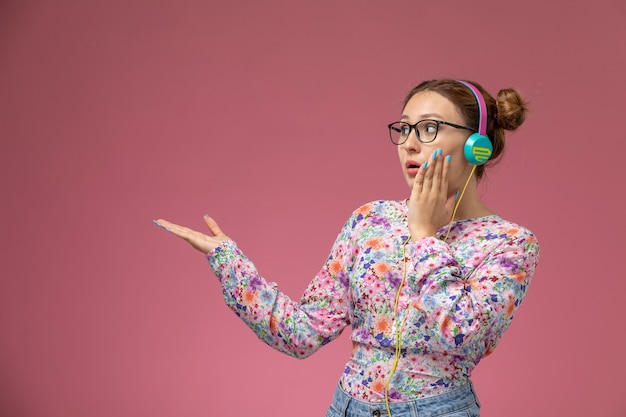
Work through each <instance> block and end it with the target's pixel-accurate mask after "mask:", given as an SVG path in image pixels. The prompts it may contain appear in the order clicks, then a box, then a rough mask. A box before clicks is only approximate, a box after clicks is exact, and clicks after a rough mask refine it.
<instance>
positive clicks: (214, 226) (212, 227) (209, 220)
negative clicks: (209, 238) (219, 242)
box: [204, 214, 224, 236]
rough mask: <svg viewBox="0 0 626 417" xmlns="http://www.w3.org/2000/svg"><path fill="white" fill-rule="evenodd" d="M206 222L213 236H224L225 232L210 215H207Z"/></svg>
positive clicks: (205, 216)
mask: <svg viewBox="0 0 626 417" xmlns="http://www.w3.org/2000/svg"><path fill="white" fill-rule="evenodd" d="M204 222H205V223H206V225H207V227H208V228H209V231H210V232H211V234H213V236H222V235H224V232H222V229H220V227H219V226H218V225H217V222H216V221H215V220H214V219H213V217H210V216H209V215H208V214H205V215H204Z"/></svg>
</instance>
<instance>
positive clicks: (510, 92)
mask: <svg viewBox="0 0 626 417" xmlns="http://www.w3.org/2000/svg"><path fill="white" fill-rule="evenodd" d="M496 106H497V107H498V114H497V116H496V121H497V124H498V125H499V126H500V127H501V128H502V129H504V130H509V131H513V130H515V129H517V128H518V127H520V126H521V125H522V123H524V120H526V114H527V113H528V108H527V102H526V101H524V99H523V98H522V96H521V95H520V93H519V92H518V91H517V90H516V89H514V88H505V89H503V90H500V91H499V92H498V98H497V99H496Z"/></svg>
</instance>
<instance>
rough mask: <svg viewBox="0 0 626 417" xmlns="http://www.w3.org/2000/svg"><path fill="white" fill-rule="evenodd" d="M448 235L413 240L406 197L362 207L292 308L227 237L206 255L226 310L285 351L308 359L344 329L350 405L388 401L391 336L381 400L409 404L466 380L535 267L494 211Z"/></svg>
mask: <svg viewBox="0 0 626 417" xmlns="http://www.w3.org/2000/svg"><path fill="white" fill-rule="evenodd" d="M447 232H448V225H446V226H445V227H443V228H442V229H441V230H440V231H439V238H434V237H426V238H423V239H420V240H418V241H416V242H413V241H411V240H410V239H409V230H408V224H407V206H406V204H405V202H404V201H375V202H371V203H368V204H365V205H363V206H361V207H360V208H358V209H357V210H355V211H354V212H353V213H352V215H351V217H350V218H349V219H348V221H347V222H346V223H345V225H344V226H343V228H342V230H341V232H340V233H339V236H338V237H337V240H336V241H335V243H334V245H333V247H332V249H331V252H330V255H329V256H328V259H327V260H326V262H325V264H324V266H323V267H322V269H321V270H320V272H319V273H318V274H317V275H316V276H315V277H314V279H313V280H312V281H311V283H310V284H309V286H308V287H307V288H306V290H305V292H304V294H303V296H302V298H301V300H300V301H299V302H297V301H293V300H291V299H289V298H288V297H287V296H286V295H285V294H283V293H282V292H280V291H279V289H278V288H277V286H276V284H275V283H270V282H268V281H266V280H265V279H264V278H262V277H261V276H260V275H259V273H258V271H257V270H256V268H255V267H254V265H253V263H252V262H251V261H250V260H249V259H248V258H247V257H246V256H245V255H244V254H243V253H242V252H241V251H240V249H239V248H238V247H237V246H236V244H235V242H233V241H226V242H223V243H222V244H221V245H220V246H218V247H217V248H216V249H214V250H213V251H211V252H209V253H208V254H207V258H208V260H209V263H210V265H211V268H212V269H213V271H214V272H215V274H216V275H217V276H218V277H219V279H220V281H221V284H222V290H223V294H224V299H225V301H226V303H227V304H228V306H229V307H230V308H231V309H232V310H233V311H234V312H235V313H236V314H237V315H238V316H239V317H240V318H241V319H243V320H244V322H245V323H246V324H247V325H248V326H249V327H250V328H251V329H252V330H253V331H254V332H255V333H256V334H257V336H258V337H259V338H260V339H261V340H263V341H264V342H265V343H267V344H268V345H270V346H272V347H273V348H275V349H277V350H279V351H281V352H284V353H287V354H289V355H292V356H294V357H297V358H305V357H307V356H309V355H311V354H312V353H314V352H315V351H316V350H317V349H319V348H320V347H321V346H323V345H325V344H326V343H328V342H330V341H331V340H333V339H334V338H336V337H337V336H338V335H339V334H340V333H341V332H342V331H343V330H344V329H345V328H346V326H348V325H351V326H352V336H351V340H352V355H351V357H350V359H349V360H348V362H347V364H346V366H345V369H344V372H343V374H342V376H341V380H340V382H341V384H342V386H343V388H344V389H345V390H346V391H347V392H349V393H350V394H351V395H352V396H353V397H355V398H358V399H361V400H364V401H369V402H382V401H384V398H385V385H386V383H387V378H388V376H389V375H390V373H391V368H392V365H393V363H394V361H395V355H396V344H397V342H396V341H397V340H398V341H399V343H400V345H401V351H400V358H399V360H398V363H397V368H396V370H395V372H394V373H393V377H392V380H391V381H390V384H389V398H390V401H406V400H410V399H415V398H421V397H426V396H431V395H436V394H439V393H442V392H445V391H447V390H450V389H453V388H454V387H456V386H458V385H462V384H464V383H466V381H467V379H468V378H469V376H470V374H471V372H472V369H473V368H474V367H475V366H476V364H477V363H478V362H479V361H480V360H481V358H483V357H484V356H485V355H487V354H489V353H491V352H492V351H493V349H494V348H495V347H496V345H497V343H498V341H499V340H500V337H501V336H502V334H503V332H504V331H505V330H506V329H507V328H508V326H509V324H510V323H511V320H512V319H513V315H514V313H515V311H516V310H517V308H518V307H519V305H520V303H521V302H522V299H523V298H524V295H525V294H526V291H527V289H528V285H529V283H530V280H531V277H532V275H533V273H534V270H535V267H536V265H537V262H538V260H539V246H538V243H537V240H536V238H535V236H534V235H533V234H532V233H531V232H530V231H529V230H527V229H525V228H523V227H521V226H519V225H516V224H514V223H511V222H508V221H505V220H503V219H502V218H500V217H499V216H497V215H491V216H486V217H482V218H477V219H469V220H462V221H456V222H454V223H453V225H452V228H451V229H450V232H449V236H448V238H447V240H446V241H443V240H442V239H443V237H444V236H445V235H446V233H447ZM399 290H400V295H399V298H398V307H397V309H394V306H395V303H396V295H397V293H398V291H399ZM394 310H395V311H394ZM398 327H400V328H399V329H398ZM398 330H399V332H398Z"/></svg>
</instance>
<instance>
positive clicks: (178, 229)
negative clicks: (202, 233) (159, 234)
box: [155, 219, 193, 240]
mask: <svg viewBox="0 0 626 417" xmlns="http://www.w3.org/2000/svg"><path fill="white" fill-rule="evenodd" d="M155 223H156V224H157V225H159V226H161V227H162V228H164V229H165V230H167V231H168V232H170V233H172V234H174V235H176V236H178V237H181V238H183V239H185V240H188V239H189V238H190V237H191V235H192V234H193V230H191V229H189V228H187V227H184V226H181V225H178V224H175V223H172V222H168V221H167V220H164V219H159V220H156V221H155Z"/></svg>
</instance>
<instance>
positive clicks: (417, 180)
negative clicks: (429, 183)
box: [413, 161, 428, 191]
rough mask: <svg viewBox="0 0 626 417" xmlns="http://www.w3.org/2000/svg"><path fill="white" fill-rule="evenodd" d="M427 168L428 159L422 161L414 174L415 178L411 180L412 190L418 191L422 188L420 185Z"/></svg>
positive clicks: (422, 182)
mask: <svg viewBox="0 0 626 417" xmlns="http://www.w3.org/2000/svg"><path fill="white" fill-rule="evenodd" d="M427 168H428V161H427V162H424V163H423V164H422V165H421V166H420V169H419V170H418V171H417V174H416V175H415V179H414V180H413V190H415V191H419V190H421V189H422V185H423V184H424V175H425V173H426V170H427Z"/></svg>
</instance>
